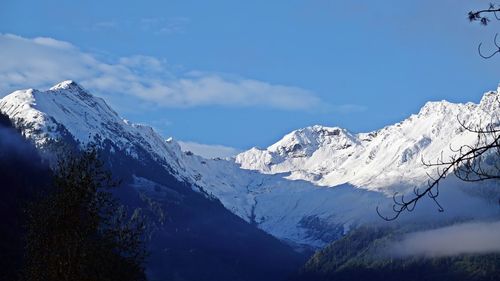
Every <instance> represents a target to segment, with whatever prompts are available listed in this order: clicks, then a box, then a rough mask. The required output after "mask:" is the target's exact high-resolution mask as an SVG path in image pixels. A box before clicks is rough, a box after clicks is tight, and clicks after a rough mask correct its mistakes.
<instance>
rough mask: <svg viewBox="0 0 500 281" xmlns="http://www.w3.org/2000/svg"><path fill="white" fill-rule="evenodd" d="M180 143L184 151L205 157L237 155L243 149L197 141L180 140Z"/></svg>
mask: <svg viewBox="0 0 500 281" xmlns="http://www.w3.org/2000/svg"><path fill="white" fill-rule="evenodd" d="M179 145H180V146H181V149H182V151H191V152H192V153H194V154H196V155H199V156H201V157H204V158H208V159H210V158H215V157H220V158H225V157H231V156H235V155H236V154H238V153H240V152H241V151H240V150H238V149H236V148H233V147H229V146H224V145H210V144H202V143H196V142H189V141H188V142H184V141H179Z"/></svg>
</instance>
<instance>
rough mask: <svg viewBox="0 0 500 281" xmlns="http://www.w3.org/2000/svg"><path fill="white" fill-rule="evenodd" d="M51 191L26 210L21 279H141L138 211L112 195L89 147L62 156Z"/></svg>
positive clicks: (105, 174)
mask: <svg viewBox="0 0 500 281" xmlns="http://www.w3.org/2000/svg"><path fill="white" fill-rule="evenodd" d="M54 174H55V176H54V177H55V179H54V185H53V189H52V190H50V192H49V194H48V195H45V196H44V197H42V198H41V199H40V200H38V201H37V202H35V203H33V204H32V205H31V206H30V207H29V208H28V211H27V212H28V225H27V227H28V234H27V245H26V267H25V270H24V273H23V279H25V280H26V281H35V280H36V281H45V280H47V281H54V280H58V281H73V280H74V281H80V280H82V281H83V280H88V281H96V280H100V281H106V280H120V281H127V280H130V281H132V280H134V281H137V280H145V273H144V267H143V263H144V259H145V256H146V252H145V250H144V247H143V243H142V241H141V239H142V234H143V229H144V227H143V223H142V219H141V218H140V215H139V214H137V213H135V214H134V215H132V216H131V217H129V216H128V215H127V212H126V211H125V210H124V208H123V207H121V206H120V205H119V204H118V203H117V201H116V200H115V199H114V198H113V197H112V194H111V193H110V190H109V188H111V187H114V186H115V185H116V184H115V183H113V182H112V180H111V177H110V175H109V173H108V172H106V170H105V169H104V168H103V164H102V163H101V162H100V161H99V159H98V154H97V153H96V151H95V150H94V149H91V150H88V151H85V152H82V153H81V154H79V155H77V156H70V157H66V158H65V159H63V160H61V161H60V162H59V165H58V168H57V169H56V170H55V173H54Z"/></svg>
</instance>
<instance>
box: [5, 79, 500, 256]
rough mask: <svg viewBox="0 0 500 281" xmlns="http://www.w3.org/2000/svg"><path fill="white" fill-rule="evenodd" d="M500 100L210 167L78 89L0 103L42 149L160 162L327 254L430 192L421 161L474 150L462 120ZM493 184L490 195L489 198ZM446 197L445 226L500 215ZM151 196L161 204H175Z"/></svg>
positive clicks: (275, 231) (256, 221)
mask: <svg viewBox="0 0 500 281" xmlns="http://www.w3.org/2000/svg"><path fill="white" fill-rule="evenodd" d="M498 96H499V93H498V91H496V92H489V93H486V94H485V95H484V97H483V99H482V100H481V102H480V103H479V104H473V103H467V104H453V103H449V102H446V101H441V102H429V103H427V104H426V105H425V106H424V107H423V108H422V109H421V110H420V112H419V113H418V114H416V115H412V116H410V117H409V118H408V119H406V120H404V121H402V122H400V123H397V124H395V125H391V126H387V127H385V128H383V129H381V130H378V131H374V132H370V133H358V134H355V133H351V132H349V131H347V130H345V129H342V128H329V127H322V126H312V127H307V128H303V129H300V130H296V131H293V132H291V133H290V134H288V135H286V136H285V137H284V138H283V139H281V140H280V141H278V142H277V143H275V144H273V145H271V146H269V147H268V148H267V149H258V148H252V149H250V150H248V151H246V152H243V153H241V154H239V155H237V156H236V157H235V158H234V159H204V158H202V157H199V156H196V155H193V154H192V153H189V152H182V151H181V149H180V146H179V145H178V143H177V142H176V141H175V140H173V139H172V138H170V139H168V140H166V141H165V140H164V139H163V138H162V137H161V136H160V135H158V134H157V133H156V132H155V131H154V130H153V129H152V128H150V127H147V126H144V125H137V124H133V123H130V122H128V121H126V120H122V119H121V118H120V117H119V116H118V114H117V113H116V112H114V111H113V110H112V109H111V108H110V107H109V106H108V105H107V104H106V103H105V102H104V101H103V100H102V99H100V98H96V97H93V96H92V95H91V94H89V93H88V92H86V91H85V90H84V89H82V88H81V87H80V86H79V85H78V84H76V83H74V82H72V81H65V82H62V83H60V84H58V85H56V86H54V87H52V88H51V89H49V90H48V91H38V90H34V89H29V90H21V91H16V92H14V93H12V94H10V95H8V96H6V97H4V98H3V99H2V100H0V111H1V112H2V113H4V114H7V115H8V116H9V117H10V118H11V120H12V121H13V122H14V124H15V125H16V127H17V128H19V129H21V130H22V132H23V134H24V135H25V136H26V137H27V138H29V139H31V140H32V141H33V142H34V143H35V144H36V145H37V146H38V147H40V148H42V149H43V148H50V146H52V145H57V143H59V142H61V141H68V140H71V141H74V142H76V143H78V144H80V145H86V144H88V143H91V142H92V143H98V144H100V145H101V146H102V147H107V148H108V149H109V151H110V153H111V154H112V153H113V152H114V151H124V152H125V153H126V154H128V155H129V156H131V157H133V158H134V159H137V160H138V161H141V160H143V159H149V158H152V159H154V161H156V163H158V164H159V165H160V166H161V167H163V169H165V170H166V171H169V172H170V173H171V174H173V175H174V176H175V177H176V178H177V179H178V180H180V181H183V182H186V183H187V184H188V185H189V186H191V187H192V188H193V190H195V191H197V192H200V193H202V194H204V195H205V196H206V197H208V198H211V199H217V200H219V201H220V202H221V203H222V204H223V205H224V207H225V208H227V209H228V210H230V211H231V212H233V213H234V214H236V215H237V216H239V217H240V218H242V219H244V220H246V221H247V222H249V223H251V224H253V225H255V226H257V227H258V228H260V229H262V230H264V231H266V232H268V233H270V234H272V235H273V236H275V237H277V238H279V239H281V240H284V241H287V242H289V243H290V244H293V245H295V246H297V247H299V248H300V247H302V246H305V247H321V246H323V245H325V244H326V243H328V242H330V241H332V240H335V239H337V238H338V237H340V236H341V235H343V234H345V233H346V232H347V231H349V230H350V228H352V227H356V226H358V225H361V224H365V223H377V222H378V223H380V222H381V221H380V219H379V218H378V217H377V215H376V213H375V207H376V206H377V205H382V206H383V207H384V206H385V207H388V208H390V203H391V201H390V199H389V198H388V197H390V196H392V194H393V192H395V191H399V192H406V191H408V190H410V189H413V187H414V186H424V185H425V184H426V181H427V174H426V172H430V173H432V171H429V170H427V169H426V168H425V167H424V166H423V165H422V163H421V158H422V157H423V158H424V159H429V160H434V159H436V157H437V156H439V155H440V154H441V152H442V153H443V155H444V156H445V157H446V156H448V155H450V153H451V151H450V145H451V146H452V147H453V146H455V147H457V146H459V145H463V144H470V143H473V142H474V140H475V135H474V134H472V133H470V132H468V131H466V130H463V128H462V127H461V126H460V124H459V123H458V122H457V117H458V119H459V120H462V121H464V122H465V123H466V124H487V123H491V122H492V120H498V117H499V114H500V109H499V102H498V100H497V99H498ZM495 122H496V121H495ZM134 181H135V183H134V184H133V186H135V188H137V189H140V190H145V189H146V190H151V188H150V189H148V186H154V182H153V183H151V181H150V180H148V179H145V178H143V177H141V176H139V175H134ZM487 185H488V184H484V186H483V187H484V188H490V189H491V187H489V186H487ZM447 186H449V187H453V188H448V189H447ZM456 187H461V188H456ZM443 188H444V189H447V191H446V192H442V194H443V195H442V200H443V204H444V205H445V207H447V208H448V209H449V210H450V211H449V212H447V215H446V218H450V217H471V216H484V215H491V214H497V213H498V211H499V210H498V206H497V205H496V204H494V203H491V202H490V203H489V202H488V201H487V200H485V199H484V197H485V196H482V195H481V194H479V195H478V193H477V192H476V193H474V194H473V195H471V192H470V189H471V187H470V186H465V185H464V184H463V183H461V182H459V181H456V180H454V179H453V178H449V179H448V180H447V182H446V184H445V185H444V187H443ZM484 188H482V189H481V190H484ZM493 188H494V189H495V188H496V189H495V190H498V188H497V186H493ZM490 189H488V190H490ZM147 193H148V194H149V195H151V198H152V199H153V200H158V201H162V200H165V198H164V197H165V196H168V193H161V194H158V193H155V192H150V191H147ZM165 194H167V195H165ZM490 194H491V193H490ZM490 197H491V196H490ZM493 201H495V202H497V200H493ZM432 207H433V206H432V204H429V202H423V204H422V205H421V206H419V208H420V209H419V210H418V212H419V216H425V215H426V214H429V212H434V211H435V208H432ZM478 210H479V211H478ZM413 218H418V215H415V216H413Z"/></svg>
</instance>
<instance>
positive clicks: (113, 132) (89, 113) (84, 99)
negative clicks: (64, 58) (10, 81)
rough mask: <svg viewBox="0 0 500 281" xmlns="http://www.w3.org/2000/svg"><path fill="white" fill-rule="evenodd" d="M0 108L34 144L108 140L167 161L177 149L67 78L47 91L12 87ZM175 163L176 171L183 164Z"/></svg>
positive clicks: (137, 154) (115, 145)
mask: <svg viewBox="0 0 500 281" xmlns="http://www.w3.org/2000/svg"><path fill="white" fill-rule="evenodd" d="M0 112H2V113H4V114H7V115H8V116H9V117H10V119H11V120H12V121H13V122H14V124H16V126H17V127H18V128H21V129H22V131H23V134H24V135H25V136H26V137H27V138H29V139H31V140H32V141H33V142H34V143H35V144H36V145H37V146H38V147H46V146H47V145H50V144H51V143H54V142H59V141H62V140H67V139H68V138H69V139H72V140H74V141H76V142H77V143H79V144H80V145H82V146H85V145H87V144H88V143H97V144H102V145H104V143H107V144H111V145H112V146H113V149H114V150H116V149H118V150H120V151H124V152H125V153H127V154H129V155H131V156H132V157H135V158H141V157H152V158H154V159H156V160H158V161H161V162H162V163H164V164H165V165H167V163H168V165H171V166H172V165H176V164H177V163H178V162H177V161H175V159H176V158H177V155H178V154H180V153H181V152H180V148H179V147H178V145H175V144H172V143H170V144H169V143H167V142H165V141H164V139H163V138H162V137H161V136H160V135H159V134H157V133H156V132H155V131H154V130H153V128H151V127H149V126H146V125H140V124H133V123H131V122H128V121H126V120H124V119H122V118H121V117H120V116H119V115H118V114H117V113H116V112H115V111H114V110H113V109H111V107H109V106H108V104H107V103H106V102H105V101H104V100H103V99H101V98H99V97H95V96H93V95H92V94H90V93H89V92H87V91H86V90H85V89H84V88H83V87H81V86H80V85H78V84H77V83H76V82H74V81H71V80H68V81H63V82H61V83H59V84H57V85H55V86H53V87H51V88H50V89H49V90H47V91H39V90H35V89H27V90H20V91H15V92H13V93H12V94H10V95H8V96H6V97H4V98H2V99H1V100H0ZM144 152H145V153H146V154H147V155H146V154H144ZM174 168H175V169H176V170H177V171H178V172H179V173H181V171H182V170H183V169H184V167H178V166H176V167H174Z"/></svg>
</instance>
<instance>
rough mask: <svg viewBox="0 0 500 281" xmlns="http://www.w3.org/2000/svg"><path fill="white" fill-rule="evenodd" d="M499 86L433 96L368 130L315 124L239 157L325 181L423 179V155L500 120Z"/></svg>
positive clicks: (373, 183) (430, 156)
mask: <svg viewBox="0 0 500 281" xmlns="http://www.w3.org/2000/svg"><path fill="white" fill-rule="evenodd" d="M498 96H499V94H498V92H489V93H486V94H485V95H484V97H483V98H482V100H481V102H480V103H479V104H473V103H467V104H454V103H449V102H447V101H441V102H428V103H427V104H425V106H424V107H423V108H422V109H421V110H420V112H419V113H418V114H414V115H411V116H410V117H409V118H407V119H406V120H404V121H402V122H400V123H397V124H394V125H391V126H387V127H385V128H383V129H381V130H377V131H373V132H369V133H359V134H354V133H350V132H348V131H347V130H345V129H341V128H328V127H322V126H312V127H307V128H304V129H300V130H296V131H293V132H291V133H290V134H288V135H286V136H285V137H284V138H283V139H281V140H280V141H278V142H277V143H275V144H273V145H271V146H269V147H268V148H267V149H258V148H252V149H250V150H248V151H246V152H243V153H241V154H239V155H238V156H237V157H236V163H238V164H240V165H241V167H242V168H243V169H250V170H257V171H260V172H262V173H269V174H275V173H290V175H289V176H288V178H289V179H302V180H306V181H310V182H313V183H314V184H317V185H321V186H337V185H339V184H343V183H350V184H352V185H354V186H357V187H361V188H366V189H370V190H381V191H388V192H391V193H392V192H393V190H387V187H388V186H395V185H398V186H400V185H402V184H404V185H409V186H413V185H420V184H421V183H422V182H423V181H425V180H426V179H427V175H426V172H428V171H427V169H425V166H424V165H422V162H421V160H422V158H423V159H425V160H427V161H435V160H436V158H437V157H438V156H440V155H441V152H443V156H444V157H445V159H446V158H447V157H448V156H450V155H452V153H453V152H452V151H451V150H450V146H451V147H452V148H453V147H454V148H458V147H460V146H461V145H464V144H473V142H474V141H475V138H476V135H475V134H474V133H471V132H469V131H466V130H465V129H464V128H463V127H462V126H461V125H460V123H459V122H458V120H460V121H462V122H464V123H465V125H467V126H476V125H479V124H481V125H482V126H485V125H487V124H490V123H491V122H492V121H495V120H496V121H497V122H498V120H500V119H499V117H500V102H499V101H498V100H497V99H498Z"/></svg>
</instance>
